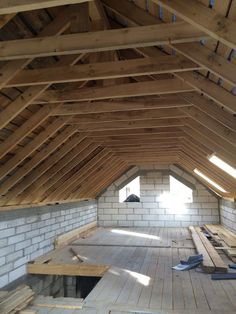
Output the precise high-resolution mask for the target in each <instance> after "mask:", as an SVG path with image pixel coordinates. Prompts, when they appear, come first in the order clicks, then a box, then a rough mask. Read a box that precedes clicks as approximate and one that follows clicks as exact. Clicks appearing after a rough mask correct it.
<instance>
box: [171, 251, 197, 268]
mask: <svg viewBox="0 0 236 314" xmlns="http://www.w3.org/2000/svg"><path fill="white" fill-rule="evenodd" d="M202 261H203V255H202V254H199V255H193V256H189V258H188V260H187V261H180V264H178V265H176V266H173V267H172V268H173V269H175V270H189V269H192V268H196V267H197V266H198V265H200V264H201V262H202Z"/></svg>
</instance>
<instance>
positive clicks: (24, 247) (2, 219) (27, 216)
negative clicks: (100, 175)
mask: <svg viewBox="0 0 236 314" xmlns="http://www.w3.org/2000/svg"><path fill="white" fill-rule="evenodd" d="M96 220H97V203H96V202H79V203H71V204H63V205H55V206H45V207H38V208H28V209H18V210H16V211H9V212H0V288H2V287H4V286H5V285H7V284H8V283H10V282H12V281H14V280H16V279H18V278H19V277H21V276H23V275H24V274H25V273H26V263H27V262H29V261H30V260H33V259H35V258H36V257H38V256H40V255H42V254H44V253H46V252H49V251H51V250H52V249H53V248H54V245H53V243H54V240H55V238H56V237H57V236H58V235H59V234H62V233H65V232H67V231H70V230H73V229H76V228H78V227H80V226H83V225H86V224H88V223H90V222H93V221H96Z"/></svg>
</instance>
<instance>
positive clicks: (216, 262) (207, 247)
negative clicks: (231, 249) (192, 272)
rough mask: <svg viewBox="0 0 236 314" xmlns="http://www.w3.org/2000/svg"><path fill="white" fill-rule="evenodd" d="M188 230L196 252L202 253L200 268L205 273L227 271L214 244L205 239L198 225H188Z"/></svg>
mask: <svg viewBox="0 0 236 314" xmlns="http://www.w3.org/2000/svg"><path fill="white" fill-rule="evenodd" d="M189 230H190V231H191V234H192V239H193V242H194V245H195V247H196V250H197V252H198V254H202V255H203V262H202V269H203V270H204V272H206V273H214V272H222V273H226V272H227V271H228V267H227V265H226V264H225V263H224V261H223V260H222V258H221V257H220V255H219V254H218V252H217V251H216V249H215V248H214V246H213V245H212V244H211V242H210V241H209V240H208V239H207V237H206V236H205V234H204V233H203V232H202V230H201V228H200V227H193V226H190V227H189Z"/></svg>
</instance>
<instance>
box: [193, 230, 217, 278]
mask: <svg viewBox="0 0 236 314" xmlns="http://www.w3.org/2000/svg"><path fill="white" fill-rule="evenodd" d="M189 230H190V232H191V235H192V239H193V242H194V245H195V247H196V250H197V253H198V254H202V255H203V262H202V268H203V270H204V271H205V272H207V273H213V272H215V265H214V263H213V262H212V260H211V258H210V256H209V254H208V252H207V250H206V248H205V246H204V245H203V243H202V241H201V239H200V237H199V235H198V234H197V232H196V231H195V229H194V227H192V226H190V227H189Z"/></svg>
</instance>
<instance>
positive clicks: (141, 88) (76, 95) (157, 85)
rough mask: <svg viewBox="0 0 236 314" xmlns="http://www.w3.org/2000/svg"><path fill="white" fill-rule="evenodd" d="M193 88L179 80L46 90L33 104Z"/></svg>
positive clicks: (150, 93)
mask: <svg viewBox="0 0 236 314" xmlns="http://www.w3.org/2000/svg"><path fill="white" fill-rule="evenodd" d="M193 90H194V88H193V87H191V86H189V85H187V84H185V83H183V82H182V81H181V80H179V79H176V78H172V79H163V80H159V81H149V82H141V83H140V82H138V83H126V84H119V85H115V86H105V87H84V88H81V89H75V90H70V91H64V90H48V91H45V92H44V93H43V94H42V95H41V96H40V97H38V98H37V99H35V100H34V103H35V104H45V103H58V102H73V101H75V102H77V101H91V100H101V99H110V98H112V99H114V98H122V97H135V96H145V95H161V94H165V95H166V94H175V93H182V92H190V91H193Z"/></svg>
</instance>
